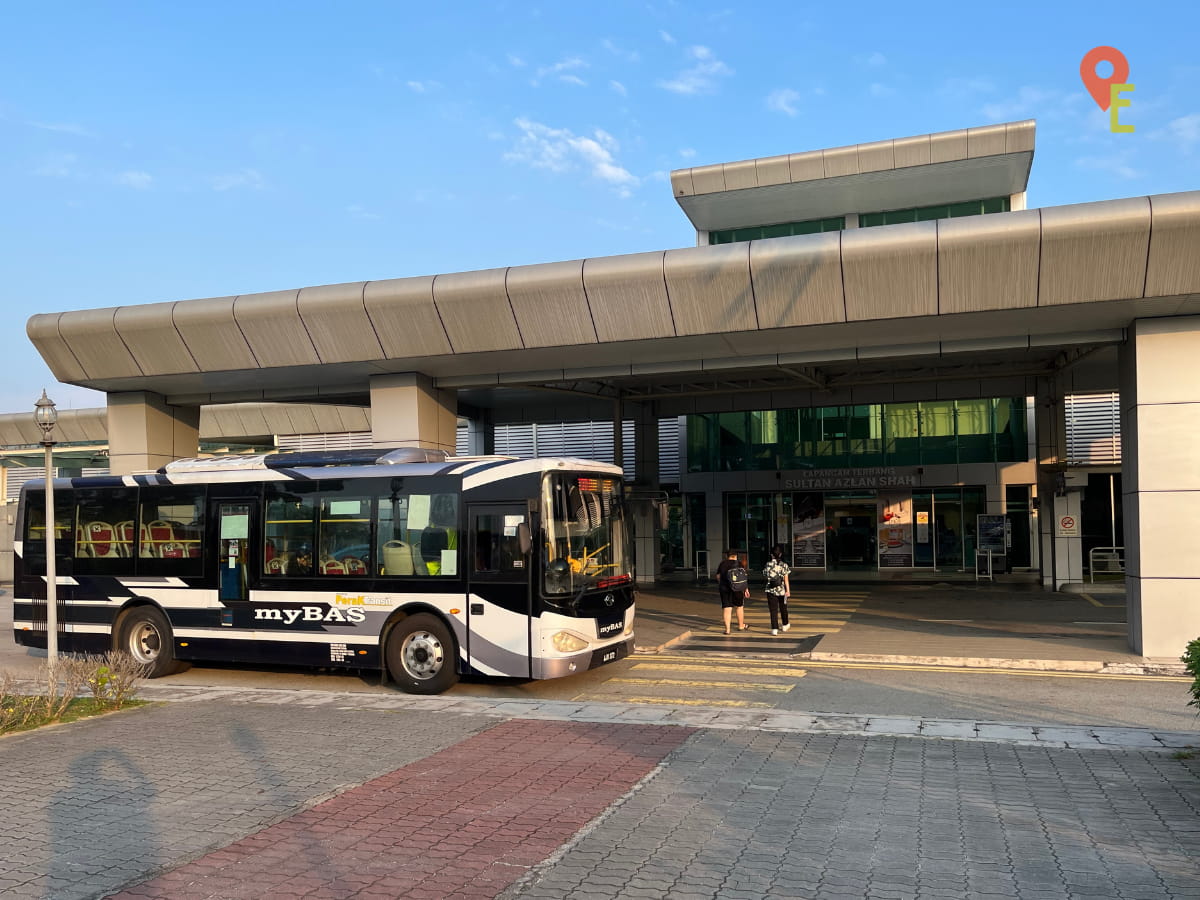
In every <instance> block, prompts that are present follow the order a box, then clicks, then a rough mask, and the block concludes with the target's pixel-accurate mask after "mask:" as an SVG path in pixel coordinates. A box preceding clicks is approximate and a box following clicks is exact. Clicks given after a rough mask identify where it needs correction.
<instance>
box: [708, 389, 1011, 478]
mask: <svg viewBox="0 0 1200 900" xmlns="http://www.w3.org/2000/svg"><path fill="white" fill-rule="evenodd" d="M1027 458H1028V447H1027V442H1026V428H1025V398H1023V397H1002V398H992V399H984V400H933V401H921V402H914V403H886V404H861V405H857V406H823V407H815V408H812V409H781V410H754V411H749V412H726V413H709V414H703V415H693V416H688V420H687V465H688V471H689V472H745V471H778V470H781V469H807V468H816V469H822V468H851V467H857V466H919V465H934V464H938V463H972V462H1017V461H1020V460H1024V459H1027Z"/></svg>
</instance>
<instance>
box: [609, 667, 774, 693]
mask: <svg viewBox="0 0 1200 900" xmlns="http://www.w3.org/2000/svg"><path fill="white" fill-rule="evenodd" d="M757 674H762V673H761V672H758V673H757ZM605 684H646V685H649V684H656V685H671V686H673V688H731V689H733V690H762V691H776V692H779V694H787V692H788V691H791V690H792V688H794V686H796V685H794V684H766V683H762V682H685V680H682V679H676V678H610V679H608V680H607V682H605Z"/></svg>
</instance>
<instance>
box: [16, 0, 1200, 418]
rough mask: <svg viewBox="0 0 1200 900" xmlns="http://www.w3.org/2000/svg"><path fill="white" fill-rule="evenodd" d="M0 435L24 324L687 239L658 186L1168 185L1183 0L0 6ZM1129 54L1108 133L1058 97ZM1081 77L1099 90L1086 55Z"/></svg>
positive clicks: (1199, 19)
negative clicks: (938, 140) (976, 176)
mask: <svg viewBox="0 0 1200 900" xmlns="http://www.w3.org/2000/svg"><path fill="white" fill-rule="evenodd" d="M0 21H2V22H3V28H2V29H0V311H2V312H3V315H4V317H5V320H6V321H8V323H9V327H8V328H7V329H5V331H4V337H3V338H2V341H3V343H0V413H6V412H7V413H11V412H24V411H26V410H32V409H33V404H34V402H35V401H36V400H37V398H38V397H39V396H40V394H41V391H42V390H43V388H44V389H46V390H47V391H48V392H49V395H50V396H51V398H52V399H54V400H55V401H56V402H57V403H58V405H59V408H60V409H79V408H88V407H96V406H103V405H104V397H103V395H102V394H99V393H96V392H93V391H89V390H86V389H83V388H79V387H74V386H68V385H61V384H58V383H56V381H55V379H54V376H53V375H52V374H51V373H50V371H49V368H48V367H47V366H46V365H45V363H44V362H43V361H42V359H41V357H40V355H39V354H38V353H37V351H36V350H35V349H34V348H33V345H32V344H31V343H30V341H29V339H28V337H27V336H26V334H25V328H24V326H25V322H26V321H27V320H28V318H29V316H31V315H33V314H35V313H50V312H61V311H66V310H75V309H92V308H100V307H112V306H123V305H130V304H140V303H154V302H160V301H166V300H185V299H191V298H200V297H217V296H229V295H235V294H247V293H254V292H257V291H268V290H282V289H288V288H299V287H304V286H308V285H318V284H333V283H340V282H350V281H362V280H370V279H382V278H397V277H403V276H409V275H428V274H436V273H441V272H460V271H467V270H472V269H487V268H493V267H498V266H509V265H525V264H529V263H538V262H551V261H556V260H567V259H579V258H584V257H594V256H608V255H615V254H621V253H636V252H643V251H649V250H662V249H667V248H674V247H685V246H691V245H693V244H694V243H695V231H694V230H693V229H692V227H691V225H690V224H689V222H688V220H687V218H686V217H685V216H684V214H683V212H682V210H681V209H680V208H679V207H678V205H677V204H676V203H675V202H674V199H673V197H672V194H671V186H670V180H669V175H670V172H671V171H672V170H674V169H680V168H686V167H689V166H693V165H705V164H710V163H721V162H730V161H733V160H741V159H752V158H756V157H764V156H774V155H778V154H784V153H796V152H800V151H804V150H815V149H821V148H826V147H837V146H843V145H847V144H855V143H865V142H868V141H874V140H881V139H886V138H893V137H903V136H907V135H916V134H926V133H930V132H936V131H947V130H951V129H957V128H967V127H972V126H980V125H987V124H991V123H994V122H1005V121H1013V120H1017V119H1025V118H1035V119H1037V123H1038V131H1037V145H1036V152H1035V157H1034V162H1033V171H1032V175H1031V178H1030V184H1029V193H1028V203H1029V206H1030V207H1034V206H1052V205H1058V204H1064V203H1076V202H1086V201H1091V200H1106V199H1111V198H1116V197H1133V196H1145V195H1148V194H1156V193H1169V192H1175V191H1187V190H1200V52H1198V51H1197V49H1196V48H1197V46H1198V44H1200V4H1197V3H1195V2H1194V0H1193V2H1190V3H1184V2H1179V3H1155V2H1144V3H1141V4H1133V5H1131V4H1124V3H1121V4H1118V3H1103V2H1096V3H1090V4H1082V3H1047V2H1040V3H1022V2H1014V3H1006V4H1002V5H1001V4H970V3H964V2H955V3H938V2H927V3H924V4H919V5H917V6H913V5H910V4H909V5H906V4H900V5H897V4H894V3H886V4H883V3H880V4H873V3H870V2H865V0H864V2H860V3H855V4H844V3H834V4H807V3H801V2H796V0H791V2H760V3H748V4H738V5H731V4H728V3H721V2H712V3H709V2H695V3H692V2H657V0H655V2H648V3H647V2H625V0H609V2H606V3H603V4H597V3H578V2H576V3H571V2H558V3H544V4H540V5H539V4H525V3H515V2H495V3H483V2H478V3H477V2H471V0H460V2H457V3H453V4H429V3H408V2H392V3H383V2H354V0H345V2H341V3H336V4H335V3H332V2H328V3H317V2H304V0H292V2H283V0H275V2H257V0H239V2H226V0H206V2H203V3H163V2H158V3H150V2H144V3H133V2H120V0H113V2H106V3H95V2H66V3H64V2H56V0H39V2H37V3H32V2H28V0H25V2H17V0H0ZM1099 45H1108V46H1112V47H1116V48H1117V49H1118V50H1120V51H1121V52H1122V53H1123V54H1124V56H1125V57H1126V59H1127V60H1128V63H1129V75H1128V78H1127V81H1128V83H1131V84H1133V85H1134V86H1135V90H1134V91H1133V92H1132V93H1128V94H1125V95H1124V96H1125V97H1126V99H1128V100H1130V101H1131V105H1130V106H1129V107H1128V108H1124V109H1122V110H1121V112H1120V116H1121V122H1122V124H1129V125H1133V126H1134V128H1135V131H1134V132H1133V133H1116V134H1114V133H1112V132H1111V131H1110V129H1109V124H1110V123H1109V118H1108V114H1107V113H1105V112H1102V111H1101V110H1100V109H1099V108H1098V106H1097V105H1096V103H1095V102H1094V101H1093V100H1092V98H1091V96H1089V94H1088V92H1087V91H1086V90H1085V88H1084V85H1083V83H1082V81H1081V79H1080V71H1079V69H1080V62H1081V61H1082V59H1083V56H1084V55H1085V54H1086V53H1087V52H1088V51H1089V50H1090V49H1091V48H1093V47H1096V46H1099ZM1099 73H1100V74H1101V75H1106V74H1108V68H1107V64H1101V68H1100V70H1099Z"/></svg>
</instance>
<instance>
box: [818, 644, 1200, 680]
mask: <svg viewBox="0 0 1200 900" xmlns="http://www.w3.org/2000/svg"><path fill="white" fill-rule="evenodd" d="M800 658H802V659H810V660H812V661H813V662H847V663H854V662H861V663H893V664H896V665H910V666H947V667H950V668H959V669H1016V670H1023V671H1027V672H1076V673H1080V674H1089V675H1160V676H1162V675H1165V676H1178V677H1187V676H1188V672H1187V669H1186V668H1185V667H1184V665H1183V663H1167V662H1162V663H1157V662H1156V663H1128V662H1104V661H1103V660H1087V659H1007V658H987V657H975V656H895V655H888V654H882V653H822V652H820V651H816V650H814V651H812V652H810V653H802V654H800Z"/></svg>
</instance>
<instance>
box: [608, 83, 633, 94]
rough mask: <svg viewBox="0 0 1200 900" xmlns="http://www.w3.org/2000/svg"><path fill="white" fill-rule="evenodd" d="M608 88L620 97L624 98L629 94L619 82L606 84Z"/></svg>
mask: <svg viewBox="0 0 1200 900" xmlns="http://www.w3.org/2000/svg"><path fill="white" fill-rule="evenodd" d="M608 86H609V87H610V88H612V89H613V90H614V91H616V92H617V93H618V94H620V95H621V96H622V97H625V96H627V95H628V94H629V91H627V90H625V85H623V84H621V82H619V81H610V82H609V83H608Z"/></svg>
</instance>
